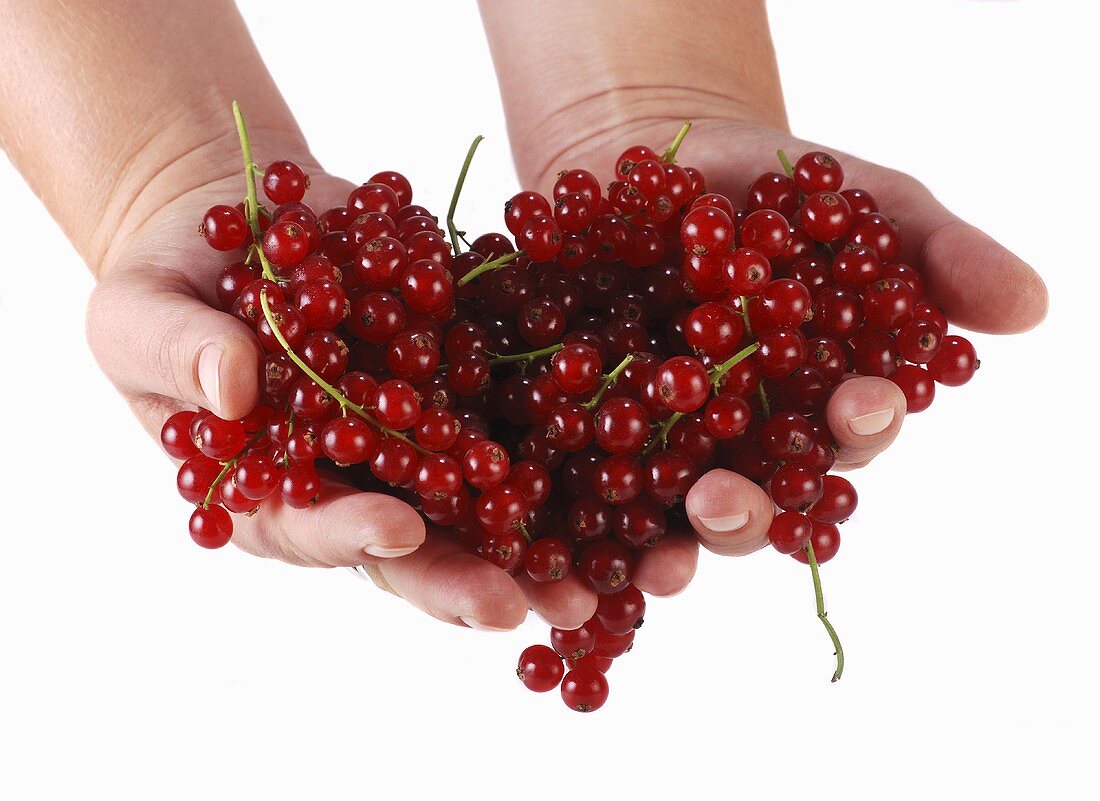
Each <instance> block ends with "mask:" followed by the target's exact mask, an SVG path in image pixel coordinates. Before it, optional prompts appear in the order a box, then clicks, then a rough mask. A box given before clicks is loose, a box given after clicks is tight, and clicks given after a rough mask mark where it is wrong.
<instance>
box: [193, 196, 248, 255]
mask: <svg viewBox="0 0 1100 801" xmlns="http://www.w3.org/2000/svg"><path fill="white" fill-rule="evenodd" d="M199 233H200V234H202V236H203V238H204V239H205V240H206V244H208V245H210V247H212V248H214V250H221V251H227V250H236V249H237V248H239V247H240V246H241V245H243V244H244V243H245V240H246V239H247V238H248V223H247V222H246V221H245V218H244V214H242V213H241V212H240V211H239V210H237V209H235V208H233V207H232V206H212V207H211V208H210V209H209V210H208V211H207V212H206V214H204V215H203V218H202V224H201V225H200V226H199Z"/></svg>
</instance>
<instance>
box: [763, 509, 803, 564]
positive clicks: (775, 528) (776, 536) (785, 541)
mask: <svg viewBox="0 0 1100 801" xmlns="http://www.w3.org/2000/svg"><path fill="white" fill-rule="evenodd" d="M813 532H814V524H813V521H812V520H810V518H808V517H806V515H804V514H799V513H798V512H781V513H780V514H777V515H776V516H775V517H773V518H772V523H771V525H770V526H769V527H768V539H769V540H770V541H771V544H772V547H773V548H775V549H776V550H777V551H779V552H780V553H785V554H793V553H798V552H799V551H801V550H802V549H803V548H805V547H806V543H807V542H809V541H810V537H811V536H812V535H813Z"/></svg>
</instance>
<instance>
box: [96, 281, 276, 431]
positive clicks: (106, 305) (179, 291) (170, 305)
mask: <svg viewBox="0 0 1100 801" xmlns="http://www.w3.org/2000/svg"><path fill="white" fill-rule="evenodd" d="M87 334H88V343H89V345H90V346H91V349H92V353H93V354H94V355H95V358H96V361H98V362H99V364H100V366H101V367H102V368H103V372H104V373H106V374H107V377H108V378H110V379H111V382H112V383H114V385H115V386H116V387H118V388H119V390H120V391H122V392H123V393H125V394H129V395H150V394H152V395H163V396H167V397H169V398H173V399H176V400H180V401H183V402H185V403H190V404H194V405H196V406H202V407H205V408H207V409H209V410H210V411H212V412H214V413H215V414H216V415H218V416H219V417H222V418H225V419H230V420H231V419H235V418H238V417H242V416H244V415H245V414H248V412H249V411H251V410H252V408H253V407H254V406H255V404H256V401H257V398H258V397H259V376H258V368H259V363H260V359H261V357H262V352H261V349H260V344H259V342H258V341H257V340H256V337H255V335H254V333H253V332H252V331H251V330H250V329H249V327H248V326H247V325H245V323H243V322H241V321H240V320H238V319H237V318H236V317H233V316H232V315H230V314H225V313H223V312H220V311H217V310H215V309H212V308H210V307H209V306H208V305H206V303H204V302H203V301H202V300H201V299H199V297H198V295H197V293H196V291H195V288H194V286H193V285H192V284H191V282H190V281H189V280H188V279H187V278H186V276H184V275H182V274H181V273H178V272H176V271H175V270H170V269H165V268H156V267H137V268H130V269H122V270H118V271H115V272H113V273H111V274H109V275H108V276H107V277H106V278H105V279H104V280H103V281H102V282H100V284H99V285H98V286H97V287H96V288H95V290H94V291H93V292H92V297H91V299H90V301H89V303H88V315H87Z"/></svg>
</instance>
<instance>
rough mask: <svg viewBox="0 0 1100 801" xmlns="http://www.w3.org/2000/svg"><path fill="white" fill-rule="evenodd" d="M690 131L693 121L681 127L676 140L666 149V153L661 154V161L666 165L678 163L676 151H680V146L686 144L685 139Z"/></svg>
mask: <svg viewBox="0 0 1100 801" xmlns="http://www.w3.org/2000/svg"><path fill="white" fill-rule="evenodd" d="M690 130H691V120H688V121H687V122H685V123H684V124H683V125H681V126H680V130H679V132H678V133H677V134H676V138H675V139H673V140H672V144H671V145H669V146H668V147H667V148H665V152H664V153H662V154H661V161H663V162H664V163H665V164H673V163H674V162H675V161H676V151H678V150H679V149H680V145H681V144H683V142H684V137H685V136H687V135H688V131H690Z"/></svg>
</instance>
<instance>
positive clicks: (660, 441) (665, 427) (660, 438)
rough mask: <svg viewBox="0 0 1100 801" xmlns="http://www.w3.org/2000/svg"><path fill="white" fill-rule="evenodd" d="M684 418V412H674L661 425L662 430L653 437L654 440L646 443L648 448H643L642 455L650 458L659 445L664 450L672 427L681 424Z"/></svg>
mask: <svg viewBox="0 0 1100 801" xmlns="http://www.w3.org/2000/svg"><path fill="white" fill-rule="evenodd" d="M683 416H684V413H683V412H673V413H672V416H671V417H669V418H668V419H667V420H665V421H664V422H663V423H661V428H660V429H659V430H658V431H657V433H656V434H655V435H654V436H653V439H651V440H650V441H649V442H648V443H646V446H645V447H644V448H642V453H641V455H642V456H649V454H651V453H653V451H654V450H656V448H657V445H660V446H661V447H662V448H664V447H665V446H666V445H667V444H668V432H669V431H671V430H672V427H673V426H674V425H676V424H677V423H678V422H680V418H681V417H683Z"/></svg>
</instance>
